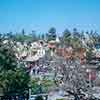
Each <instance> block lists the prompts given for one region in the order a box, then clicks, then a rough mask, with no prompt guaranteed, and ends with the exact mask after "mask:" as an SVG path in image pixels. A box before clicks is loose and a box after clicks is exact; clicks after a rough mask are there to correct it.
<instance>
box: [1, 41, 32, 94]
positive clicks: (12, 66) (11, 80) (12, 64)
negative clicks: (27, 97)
mask: <svg viewBox="0 0 100 100" xmlns="http://www.w3.org/2000/svg"><path fill="white" fill-rule="evenodd" d="M29 80H30V77H29V75H28V73H27V72H26V69H23V68H21V67H20V68H17V59H16V56H15V51H14V49H13V45H12V44H11V43H10V41H8V43H6V44H4V43H3V39H0V88H2V89H3V93H4V95H10V94H16V93H17V94H21V93H26V89H27V88H28V83H29Z"/></svg>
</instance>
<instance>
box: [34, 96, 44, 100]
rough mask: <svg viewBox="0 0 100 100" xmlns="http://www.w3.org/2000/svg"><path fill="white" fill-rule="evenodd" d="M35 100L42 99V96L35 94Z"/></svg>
mask: <svg viewBox="0 0 100 100" xmlns="http://www.w3.org/2000/svg"><path fill="white" fill-rule="evenodd" d="M35 100H44V99H43V97H42V96H37V97H36V98H35Z"/></svg>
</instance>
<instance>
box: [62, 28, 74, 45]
mask: <svg viewBox="0 0 100 100" xmlns="http://www.w3.org/2000/svg"><path fill="white" fill-rule="evenodd" d="M71 38H72V37H71V32H70V31H69V30H68V29H65V30H64V32H63V42H64V44H67V45H70V42H71Z"/></svg>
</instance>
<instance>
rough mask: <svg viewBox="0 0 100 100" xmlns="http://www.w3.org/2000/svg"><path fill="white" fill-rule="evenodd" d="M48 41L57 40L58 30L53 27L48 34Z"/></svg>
mask: <svg viewBox="0 0 100 100" xmlns="http://www.w3.org/2000/svg"><path fill="white" fill-rule="evenodd" d="M47 40H48V41H50V40H56V29H55V28H54V27H51V28H50V29H49V31H48V33H47Z"/></svg>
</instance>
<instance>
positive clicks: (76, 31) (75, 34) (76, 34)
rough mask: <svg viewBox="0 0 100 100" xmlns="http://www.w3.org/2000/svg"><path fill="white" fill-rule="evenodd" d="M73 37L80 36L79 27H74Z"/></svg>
mask: <svg viewBox="0 0 100 100" xmlns="http://www.w3.org/2000/svg"><path fill="white" fill-rule="evenodd" d="M73 37H74V38H80V34H79V32H78V30H77V28H74V29H73Z"/></svg>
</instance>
